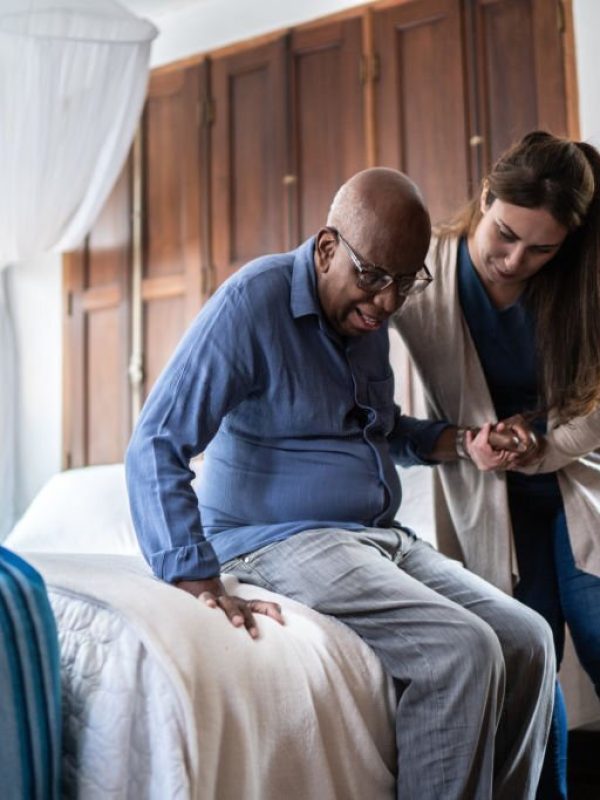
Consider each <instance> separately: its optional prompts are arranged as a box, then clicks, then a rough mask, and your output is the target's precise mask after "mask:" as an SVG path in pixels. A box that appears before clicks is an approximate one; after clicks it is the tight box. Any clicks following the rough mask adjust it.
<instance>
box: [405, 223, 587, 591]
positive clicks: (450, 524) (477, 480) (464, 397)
mask: <svg viewBox="0 0 600 800" xmlns="http://www.w3.org/2000/svg"><path fill="white" fill-rule="evenodd" d="M457 247H458V241H457V239H454V238H452V239H445V240H442V241H441V242H440V241H438V240H435V239H434V241H433V242H432V246H431V249H430V252H429V256H428V262H427V263H428V266H429V268H430V270H431V272H432V274H433V275H434V278H435V280H434V281H433V283H432V285H431V286H429V287H428V288H427V290H426V291H425V292H423V293H422V294H420V295H416V296H412V297H410V298H408V300H407V301H406V303H405V304H404V306H402V308H401V309H400V310H399V311H398V312H397V313H396V315H395V317H394V319H393V324H395V326H396V327H397V329H398V331H399V333H400V335H401V336H402V338H403V340H404V342H405V344H406V346H407V348H408V350H409V353H410V355H411V358H412V361H413V363H414V365H415V367H416V370H417V372H418V374H419V377H420V379H421V383H422V386H423V391H424V395H425V396H424V400H425V405H426V407H427V410H428V415H429V416H430V417H431V418H432V419H439V418H442V419H446V420H448V421H449V422H452V423H454V424H458V425H482V424H483V423H485V422H488V421H496V417H495V411H494V406H493V403H492V400H491V397H490V393H489V391H488V387H487V384H486V381H485V377H484V375H483V371H482V368H481V364H480V362H479V358H478V356H477V351H476V350H475V346H474V344H473V341H472V339H471V335H470V332H469V329H468V327H467V324H466V322H465V319H464V317H463V314H462V310H461V308H460V303H459V297H458V289H457V281H456V271H457V270H456V265H457ZM549 429H550V432H549V433H548V436H547V440H548V447H547V449H546V452H545V454H544V456H543V458H542V459H541V461H539V462H538V463H537V464H535V465H534V466H533V467H529V468H528V469H526V470H523V471H526V472H529V473H531V472H553V471H555V470H558V480H559V485H560V490H561V493H562V496H563V501H564V504H565V511H566V516H567V525H568V529H569V534H570V538H571V544H572V547H573V554H574V556H575V562H576V564H577V566H578V567H579V568H580V569H583V570H585V571H587V572H591V573H593V574H596V575H600V462H598V461H596V462H595V463H594V462H593V460H592V459H589V458H588V459H584V458H583V456H586V455H589V454H590V453H591V452H592V451H594V450H596V449H597V448H599V447H600V411H596V412H594V413H593V414H590V415H589V416H587V417H579V418H577V419H573V420H571V421H570V422H568V423H567V424H564V425H560V426H558V427H553V426H552V419H551V420H550V425H549ZM435 473H436V474H435V478H434V500H435V520H436V533H437V541H438V547H439V548H440V550H442V551H443V552H445V553H446V554H448V555H449V556H451V557H453V558H459V559H461V560H463V561H464V563H465V564H466V565H467V566H468V567H469V569H471V570H473V572H476V573H477V574H478V575H481V576H482V577H484V578H486V579H487V580H488V581H490V582H491V583H493V584H495V585H496V586H498V587H500V588H501V589H503V590H504V591H506V592H511V591H512V587H513V586H514V583H515V580H516V579H517V577H518V572H517V564H516V557H515V550H514V543H513V537H512V527H511V523H510V516H509V510H508V500H507V492H506V479H505V476H504V474H503V473H495V472H479V471H478V470H477V469H476V467H475V466H474V465H473V464H472V463H471V462H469V461H463V460H461V461H453V462H448V463H444V464H440V465H439V466H438V467H436V468H435Z"/></svg>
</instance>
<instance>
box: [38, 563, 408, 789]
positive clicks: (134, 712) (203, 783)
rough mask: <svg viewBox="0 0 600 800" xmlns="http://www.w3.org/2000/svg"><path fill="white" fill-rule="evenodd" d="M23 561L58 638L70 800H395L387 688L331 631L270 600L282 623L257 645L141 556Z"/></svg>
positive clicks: (328, 624) (373, 667)
mask: <svg viewBox="0 0 600 800" xmlns="http://www.w3.org/2000/svg"><path fill="white" fill-rule="evenodd" d="M27 558H28V559H29V560H30V562H31V563H32V564H33V565H34V566H35V567H36V569H38V570H39V571H40V572H41V574H42V575H43V577H44V579H45V581H46V584H47V586H48V591H49V594H50V598H51V602H52V605H53V608H54V611H55V614H56V617H57V622H58V628H59V636H60V641H61V659H62V667H63V669H62V672H63V703H64V708H65V745H64V756H65V757H64V764H63V767H64V796H65V797H76V796H77V797H79V798H81V799H82V800H96V798H97V799H98V800H100V798H103V800H106V799H107V798H108V799H110V798H117V797H118V798H131V799H132V800H134V798H135V800H142V799H143V798H156V800H158V799H159V798H160V800H164V798H166V797H168V798H194V799H197V800H217V799H218V800H221V799H222V800H234V798H235V800H237V799H238V798H244V800H281V799H282V798H286V800H314V798H319V800H342V799H343V800H364V798H365V797H369V798H372V799H373V800H392V798H393V797H394V796H395V792H394V770H395V746H394V722H393V720H394V706H395V700H394V687H393V684H392V681H391V680H390V679H389V678H388V677H387V676H386V675H385V673H384V672H383V669H382V667H381V665H380V663H379V661H378V659H377V658H376V657H375V656H374V654H373V653H372V652H371V651H370V650H369V648H368V647H367V646H366V645H365V644H364V643H363V642H362V641H361V640H360V639H359V638H358V637H356V636H355V635H354V634H353V633H352V632H351V631H350V630H348V629H347V628H346V627H345V626H343V625H342V624H341V623H339V622H338V621H337V620H334V619H332V618H329V617H325V616H322V615H320V614H317V613H316V612H313V611H311V610H310V609H308V608H306V607H304V606H302V605H300V604H298V603H296V602H294V601H292V600H288V599H286V598H282V597H279V596H278V595H272V594H271V593H269V592H266V591H262V590H261V591H260V592H259V594H260V596H262V597H270V598H275V599H276V600H277V601H278V602H279V603H280V604H281V606H282V608H283V612H284V615H285V619H286V625H285V626H283V627H282V626H279V625H278V624H277V623H276V622H274V621H273V620H271V619H268V618H264V617H260V618H259V623H258V624H259V630H260V637H259V639H258V641H252V640H251V639H250V637H249V636H248V634H247V633H246V632H245V631H244V630H239V629H235V628H233V627H232V626H230V625H229V624H227V623H226V621H225V619H224V617H223V615H222V612H220V611H219V610H218V609H209V608H207V607H205V606H203V605H202V604H201V603H199V602H198V601H197V600H195V599H194V598H193V597H191V596H190V595H187V594H185V593H184V592H182V591H180V590H178V589H175V588H173V587H171V586H168V585H167V584H165V583H162V582H161V581H158V580H156V579H155V578H154V577H153V576H152V575H151V574H150V572H149V569H148V567H147V565H146V564H145V562H144V561H143V560H142V559H141V558H138V557H135V556H109V555H88V554H77V555H68V554H49V553H33V552H32V553H28V554H27ZM224 580H225V582H226V585H227V588H228V590H229V591H235V592H236V593H238V594H240V595H243V596H246V597H251V596H256V595H257V593H258V590H256V589H254V588H253V587H249V586H243V585H238V584H237V581H236V580H235V579H234V578H233V577H232V576H225V577H224Z"/></svg>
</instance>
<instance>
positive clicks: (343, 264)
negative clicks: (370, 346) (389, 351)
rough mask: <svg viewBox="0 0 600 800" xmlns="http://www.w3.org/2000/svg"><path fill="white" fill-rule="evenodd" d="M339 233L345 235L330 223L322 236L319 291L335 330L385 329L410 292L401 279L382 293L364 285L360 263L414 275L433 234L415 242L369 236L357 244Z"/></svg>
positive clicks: (318, 256)
mask: <svg viewBox="0 0 600 800" xmlns="http://www.w3.org/2000/svg"><path fill="white" fill-rule="evenodd" d="M340 233H341V235H342V236H341V237H340V236H336V233H335V231H333V230H331V229H330V228H323V229H322V230H321V231H319V234H318V235H317V240H316V244H315V266H316V270H317V291H318V295H319V300H320V303H321V307H322V309H323V312H324V314H325V316H326V317H327V320H328V321H329V323H330V325H331V326H332V327H333V328H334V330H336V331H337V332H338V333H339V334H341V335H342V336H360V335H361V334H364V333H370V332H371V331H375V330H378V329H379V328H381V326H382V325H383V324H384V323H385V321H386V320H387V319H388V318H389V317H390V316H391V315H392V314H393V313H394V312H395V311H397V310H398V309H399V308H400V306H401V305H402V303H403V302H404V300H405V299H406V297H405V295H404V294H402V292H401V291H400V290H399V288H398V284H397V282H394V283H392V284H391V285H390V286H388V287H387V288H385V289H383V290H382V291H379V292H372V291H365V290H364V289H361V288H360V286H359V285H358V281H359V269H358V268H357V262H358V264H360V265H362V266H364V267H366V268H367V269H368V268H369V267H370V266H373V265H377V267H378V268H379V269H383V270H385V272H387V273H389V275H391V276H392V277H394V278H398V277H400V276H408V277H410V276H413V275H415V273H417V272H419V270H421V268H422V266H423V261H424V259H425V255H426V252H427V247H428V244H429V236H428V234H427V235H425V233H423V234H422V235H417V236H412V237H411V241H408V240H406V239H405V240H404V241H398V239H397V237H396V240H394V239H392V238H389V239H388V240H385V241H382V242H380V243H379V245H378V246H377V244H375V242H373V243H370V242H369V241H365V239H366V238H368V237H364V236H363V240H362V241H360V242H357V243H354V242H350V241H348V239H347V238H346V236H345V235H344V233H343V232H342V231H340ZM342 237H343V238H342ZM360 248H362V249H360Z"/></svg>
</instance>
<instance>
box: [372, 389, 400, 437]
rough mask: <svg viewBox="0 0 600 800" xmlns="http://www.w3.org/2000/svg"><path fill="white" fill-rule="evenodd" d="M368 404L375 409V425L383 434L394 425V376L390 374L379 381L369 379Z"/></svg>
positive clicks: (386, 434)
mask: <svg viewBox="0 0 600 800" xmlns="http://www.w3.org/2000/svg"><path fill="white" fill-rule="evenodd" d="M367 397H368V398H369V406H370V407H371V408H372V409H373V410H374V411H375V414H376V420H375V427H376V428H377V429H378V430H381V431H382V432H383V434H384V435H385V436H388V435H389V434H390V433H391V432H392V428H393V427H394V376H393V374H390V375H389V376H388V377H387V378H384V379H383V380H381V381H369V382H368V384H367Z"/></svg>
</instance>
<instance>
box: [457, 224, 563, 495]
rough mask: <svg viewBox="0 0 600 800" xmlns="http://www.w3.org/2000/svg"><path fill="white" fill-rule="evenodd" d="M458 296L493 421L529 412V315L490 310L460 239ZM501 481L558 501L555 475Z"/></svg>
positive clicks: (533, 398)
mask: <svg viewBox="0 0 600 800" xmlns="http://www.w3.org/2000/svg"><path fill="white" fill-rule="evenodd" d="M458 294H459V298H460V304H461V307H462V311H463V314H464V316H465V320H466V322H467V325H468V327H469V331H470V332H471V337H472V339H473V343H474V344H475V348H476V350H477V354H478V356H479V361H480V362H481V366H482V369H483V373H484V375H485V379H486V382H487V385H488V388H489V390H490V395H491V397H492V402H493V403H494V408H495V410H496V414H497V416H498V419H499V420H501V419H505V418H506V417H510V416H512V415H513V414H519V413H523V412H524V411H533V410H535V409H536V407H537V406H538V403H539V398H538V389H537V386H538V380H537V376H538V370H537V357H536V348H535V323H534V320H533V318H532V315H531V313H530V311H529V310H528V309H527V308H526V306H525V304H524V302H523V301H522V300H521V299H519V300H517V301H516V302H515V303H513V304H512V305H511V306H508V307H507V308H503V309H498V308H496V306H495V305H494V304H493V302H492V301H491V299H490V297H489V296H488V293H487V291H486V290H485V287H484V285H483V283H482V282H481V278H480V277H479V275H478V273H477V270H476V269H475V265H474V264H473V261H472V260H471V256H470V255H469V248H468V246H467V241H466V239H461V241H460V244H459V249H458ZM532 427H533V428H534V429H535V430H537V431H538V432H539V433H545V432H546V418H545V417H541V418H537V419H536V420H535V421H534V422H533V423H532ZM507 480H508V485H509V490H510V489H511V488H512V487H514V488H515V489H517V488H518V487H521V488H523V489H527V491H528V492H529V491H531V492H534V493H535V494H538V493H541V494H543V495H544V496H547V497H548V498H549V497H550V496H552V497H554V498H557V497H558V498H560V492H559V488H558V481H557V480H556V475H555V474H545V475H522V474H520V473H518V472H508V473H507Z"/></svg>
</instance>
